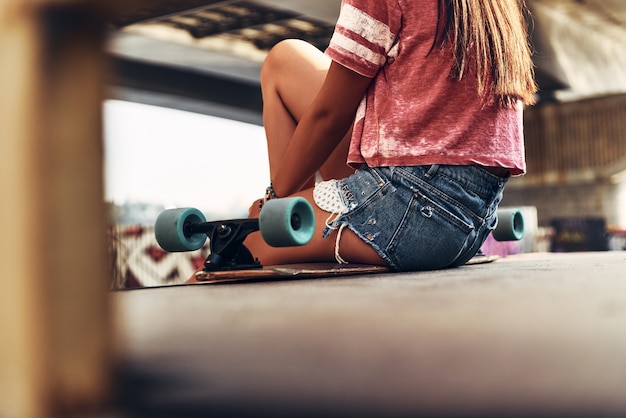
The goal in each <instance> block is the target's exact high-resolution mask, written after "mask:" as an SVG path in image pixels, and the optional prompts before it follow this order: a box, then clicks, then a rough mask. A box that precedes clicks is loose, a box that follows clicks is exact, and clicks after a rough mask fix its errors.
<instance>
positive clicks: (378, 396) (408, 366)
mask: <svg viewBox="0 0 626 418" xmlns="http://www.w3.org/2000/svg"><path fill="white" fill-rule="evenodd" d="M625 262H626V252H606V253H578V254H530V255H520V256H512V257H508V258H506V259H502V260H499V261H497V262H495V263H492V264H486V265H481V266H472V267H462V268H459V269H455V270H447V271H436V272H423V273H407V274H384V275H373V276H364V277H355V278H344V279H317V280H302V281H288V282H278V283H256V284H245V285H224V286H186V287H173V288H162V289H143V290H138V291H127V292H118V293H115V294H114V301H115V302H116V307H117V313H118V317H119V327H118V336H119V339H118V342H119V344H118V352H119V356H120V360H121V364H123V365H124V366H123V367H122V368H121V377H120V380H119V384H120V387H121V388H122V392H123V393H124V396H122V397H120V398H119V399H118V404H117V408H118V409H119V410H120V411H127V412H128V411H131V412H132V414H133V416H152V417H154V416H183V415H184V416H207V415H206V414H207V413H214V414H219V415H220V416H248V415H250V416H266V415H267V416H269V415H272V416H321V415H323V416H359V417H363V416H386V417H390V416H481V417H485V416H534V417H535V416H569V417H571V416H574V417H579V416H581V417H587V416H589V417H591V416H624V415H626V396H624V394H625V393H626V354H625V353H626V332H625V330H626V269H624V266H625V264H626V263H625ZM180 414H183V415H180Z"/></svg>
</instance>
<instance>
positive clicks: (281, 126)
mask: <svg viewBox="0 0 626 418" xmlns="http://www.w3.org/2000/svg"><path fill="white" fill-rule="evenodd" d="M329 67H330V59H329V58H328V57H327V56H326V55H324V54H323V53H322V52H321V51H320V50H318V49H317V48H315V47H314V46H312V45H310V44H308V43H306V42H304V41H297V40H288V41H283V42H281V43H279V44H278V45H276V46H275V47H274V48H273V49H272V50H271V51H270V53H269V54H268V56H267V59H266V60H265V62H264V64H263V67H262V68H261V90H262V93H263V124H264V126H265V132H266V136H267V147H268V154H269V164H270V176H272V177H273V175H274V173H276V172H277V171H278V167H279V166H280V163H281V161H282V159H283V155H284V153H285V150H286V149H287V146H288V145H289V141H290V140H291V137H292V135H293V132H294V130H295V128H296V125H297V123H298V121H299V120H300V118H301V117H302V115H303V114H304V112H305V111H306V109H307V108H308V107H309V106H310V105H311V103H312V102H313V99H314V98H315V96H316V95H317V93H318V92H319V90H320V88H321V86H322V84H323V82H324V78H325V77H326V73H327V72H328V68H329ZM349 138H350V133H348V135H346V137H345V138H344V139H343V140H342V142H341V144H340V145H339V146H337V148H336V150H335V151H334V152H333V154H332V155H331V156H330V157H329V159H328V160H327V162H326V163H325V164H324V165H323V166H322V168H321V169H320V171H321V172H322V176H323V177H324V178H326V179H328V178H342V177H345V176H347V175H349V174H351V173H352V170H351V169H350V168H349V167H348V166H347V165H346V157H347V154H348V145H349V141H350V139H349ZM314 180H315V179H314V178H311V180H310V181H309V183H308V184H307V187H312V186H313V184H314Z"/></svg>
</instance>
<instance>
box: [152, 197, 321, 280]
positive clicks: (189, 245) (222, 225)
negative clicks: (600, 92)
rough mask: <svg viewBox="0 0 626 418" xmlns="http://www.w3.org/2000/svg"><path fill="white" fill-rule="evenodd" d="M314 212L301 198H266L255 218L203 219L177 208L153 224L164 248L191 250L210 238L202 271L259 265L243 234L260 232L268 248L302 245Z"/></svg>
mask: <svg viewBox="0 0 626 418" xmlns="http://www.w3.org/2000/svg"><path fill="white" fill-rule="evenodd" d="M314 230H315V214H314V212H313V208H312V207H311V205H310V203H309V202H308V201H307V200H306V199H304V198H302V197H293V198H284V199H274V200H268V201H267V202H266V203H265V205H263V209H262V210H261V213H260V215H259V218H258V219H250V218H246V219H233V220H228V221H214V222H206V218H205V217H204V215H203V214H202V212H200V211H199V210H198V209H195V208H177V209H168V210H166V211H164V212H162V213H161V214H160V215H159V216H158V218H157V220H156V223H155V236H156V240H157V242H158V243H159V245H160V246H161V248H163V249H164V250H166V251H170V252H180V251H195V250H198V249H200V248H202V246H203V245H204V243H205V242H206V239H207V238H209V239H210V244H209V246H210V251H211V253H210V254H209V256H208V257H207V258H206V260H205V262H204V271H206V272H211V271H221V270H246V269H258V268H261V267H262V266H261V263H260V262H259V261H258V260H257V259H255V258H254V256H253V255H252V253H250V250H248V248H246V247H245V245H244V244H243V242H244V240H245V239H246V237H247V236H248V235H249V234H250V233H252V232H255V231H260V232H261V235H262V237H263V240H264V241H265V242H266V243H267V244H268V245H270V246H272V247H288V246H296V245H305V244H306V243H308V242H309V241H310V240H311V238H312V237H313V233H314Z"/></svg>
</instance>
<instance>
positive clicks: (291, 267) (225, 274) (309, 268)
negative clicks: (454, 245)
mask: <svg viewBox="0 0 626 418" xmlns="http://www.w3.org/2000/svg"><path fill="white" fill-rule="evenodd" d="M497 259H498V256H488V255H483V254H479V255H476V256H474V257H473V258H472V259H471V260H470V261H468V262H467V263H466V265H476V264H484V263H491V262H493V261H495V260H497ZM391 271H392V270H391V269H390V268H389V267H384V266H374V265H368V264H337V263H332V262H323V263H298V264H284V265H278V266H267V267H262V268H258V269H246V270H224V271H200V272H198V273H196V275H195V277H192V278H191V279H189V280H187V282H186V284H194V283H207V284H208V283H227V282H246V281H271V280H296V279H304V278H316V277H339V276H354V275H363V274H378V273H389V272H391Z"/></svg>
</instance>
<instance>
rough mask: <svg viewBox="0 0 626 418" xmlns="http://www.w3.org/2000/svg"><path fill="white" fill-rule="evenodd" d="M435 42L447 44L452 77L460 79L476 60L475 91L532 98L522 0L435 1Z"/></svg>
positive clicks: (533, 88) (507, 97) (525, 100)
mask: <svg viewBox="0 0 626 418" xmlns="http://www.w3.org/2000/svg"><path fill="white" fill-rule="evenodd" d="M438 2H439V23H438V31H437V32H438V33H437V35H436V38H435V44H433V45H437V44H438V45H440V46H444V45H446V44H448V43H449V44H450V47H451V49H452V52H453V56H454V65H453V68H452V76H453V77H455V78H457V79H462V78H463V77H464V76H465V75H466V74H467V73H468V71H470V66H471V65H474V67H475V68H474V69H475V71H476V76H477V78H478V93H479V94H484V93H487V94H492V95H493V96H494V97H496V98H497V99H498V100H499V101H501V102H502V103H505V104H511V103H512V102H513V101H515V100H517V99H519V100H521V101H522V102H523V103H525V104H532V103H534V102H535V99H534V94H535V93H536V92H537V84H536V82H535V78H534V66H533V62H532V59H531V49H530V45H529V40H528V35H527V30H526V29H527V26H526V18H525V17H526V16H527V9H526V5H525V3H524V0H438Z"/></svg>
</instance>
